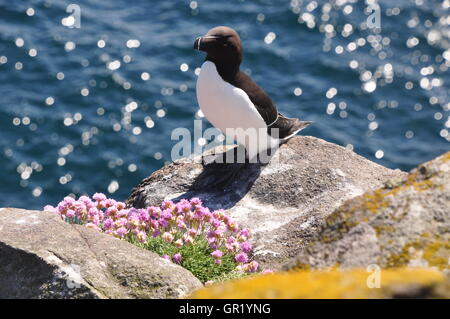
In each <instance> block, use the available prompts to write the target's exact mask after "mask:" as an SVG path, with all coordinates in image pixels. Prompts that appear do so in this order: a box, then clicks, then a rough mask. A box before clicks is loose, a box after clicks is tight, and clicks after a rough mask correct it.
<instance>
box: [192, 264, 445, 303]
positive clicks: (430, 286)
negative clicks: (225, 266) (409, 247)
mask: <svg viewBox="0 0 450 319" xmlns="http://www.w3.org/2000/svg"><path fill="white" fill-rule="evenodd" d="M372 275H373V274H372V273H370V272H367V271H366V270H365V269H352V270H344V271H342V270H337V269H334V270H331V271H290V272H281V273H276V274H271V275H257V276H254V277H252V278H245V279H240V280H236V281H232V282H229V283H224V284H217V285H213V286H211V287H206V288H203V289H200V290H198V291H196V292H194V293H193V295H191V296H190V297H191V298H198V299H206V298H212V299H235V298H236V299H241V298H242V299H273V298H277V299H294V298H295V299H296V298H299V299H307V298H324V299H330V298H331V299H343V298H352V299H353V298H358V299H361V298H449V297H450V279H449V278H446V277H445V276H444V275H443V274H442V273H441V272H439V271H435V270H430V269H408V268H399V269H390V270H383V271H382V272H381V273H380V277H379V282H375V281H372V280H371V277H370V276H372ZM374 284H375V285H374Z"/></svg>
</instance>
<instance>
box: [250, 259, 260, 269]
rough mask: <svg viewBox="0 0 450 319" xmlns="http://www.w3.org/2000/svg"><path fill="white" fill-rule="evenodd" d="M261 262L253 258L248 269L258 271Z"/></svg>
mask: <svg viewBox="0 0 450 319" xmlns="http://www.w3.org/2000/svg"><path fill="white" fill-rule="evenodd" d="M258 267H259V264H258V262H257V261H256V260H252V261H251V262H249V263H248V271H249V272H256V271H257V270H258Z"/></svg>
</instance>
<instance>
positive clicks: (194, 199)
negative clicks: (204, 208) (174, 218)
mask: <svg viewBox="0 0 450 319" xmlns="http://www.w3.org/2000/svg"><path fill="white" fill-rule="evenodd" d="M190 203H191V205H194V206H201V205H202V204H203V203H202V201H201V200H200V198H198V197H192V198H191V200H190Z"/></svg>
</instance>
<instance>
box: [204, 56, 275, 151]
mask: <svg viewBox="0 0 450 319" xmlns="http://www.w3.org/2000/svg"><path fill="white" fill-rule="evenodd" d="M197 100H198V103H199V106H200V109H201V110H202V112H203V114H204V115H205V117H206V118H207V119H208V121H209V122H211V124H212V125H214V127H216V128H217V129H219V130H221V131H222V133H224V134H225V135H227V136H229V137H230V138H233V139H234V140H236V141H237V142H238V143H239V144H241V145H244V146H245V147H246V149H247V151H248V155H249V158H253V157H254V156H255V155H256V154H258V153H260V152H262V151H264V150H265V149H267V148H269V147H273V146H274V145H276V144H277V143H278V141H276V140H275V139H273V138H272V137H271V136H270V135H268V134H267V125H266V123H265V122H264V119H263V118H262V117H261V115H260V114H259V113H258V110H257V109H256V107H255V105H254V104H253V103H252V101H251V100H250V98H249V97H248V95H247V93H245V92H244V91H243V90H242V89H240V88H237V87H235V86H233V85H231V84H230V83H228V82H225V81H224V80H223V79H222V77H221V76H220V75H219V73H218V72H217V69H216V66H215V64H214V63H212V62H210V61H205V63H203V65H202V68H201V71H200V74H199V76H198V79H197Z"/></svg>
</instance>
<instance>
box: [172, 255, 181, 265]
mask: <svg viewBox="0 0 450 319" xmlns="http://www.w3.org/2000/svg"><path fill="white" fill-rule="evenodd" d="M181 259H182V258H181V254H180V253H176V254H175V255H173V261H174V262H175V263H177V264H179V263H180V262H181Z"/></svg>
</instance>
